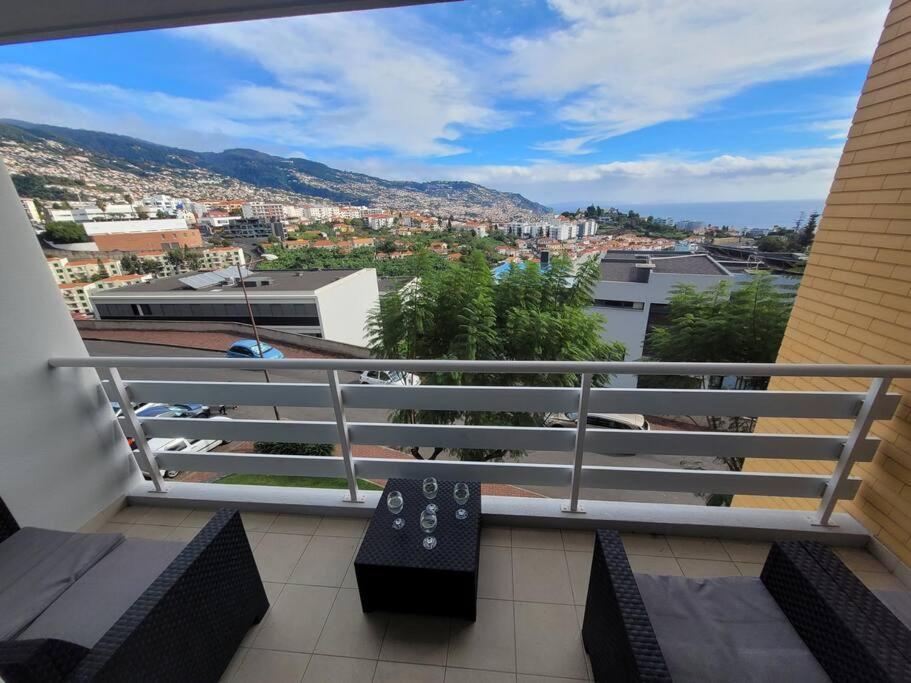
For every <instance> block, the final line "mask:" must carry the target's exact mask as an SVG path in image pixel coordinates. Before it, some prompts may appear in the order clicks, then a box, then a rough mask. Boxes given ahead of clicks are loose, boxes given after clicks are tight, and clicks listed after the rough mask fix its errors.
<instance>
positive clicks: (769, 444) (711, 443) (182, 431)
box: [141, 417, 879, 462]
mask: <svg viewBox="0 0 911 683" xmlns="http://www.w3.org/2000/svg"><path fill="white" fill-rule="evenodd" d="M141 422H142V425H143V428H144V429H145V432H146V435H147V436H149V437H178V436H180V437H186V438H194V439H206V438H210V439H225V440H231V441H284V442H305V443H338V432H337V430H336V428H335V423H334V422H318V421H307V422H295V421H290V420H282V421H274V420H206V419H191V418H161V417H155V418H143V419H141ZM348 427H349V432H350V437H351V442H352V443H357V444H370V445H384V446H433V447H440V448H474V449H482V448H484V449H503V450H541V451H571V450H573V448H574V432H573V431H572V430H568V429H555V428H549V427H510V426H501V427H487V426H476V425H470V426H467V425H432V424H416V425H415V424H387V423H382V422H352V423H349V425H348ZM844 442H845V437H840V436H821V435H815V434H812V435H808V434H751V433H731V432H672V431H634V430H621V429H589V430H587V432H586V443H585V449H586V451H588V452H594V453H603V454H646V453H647V454H654V455H674V456H680V457H704V456H707V455H710V456H716V457H721V456H723V457H750V458H781V459H794V460H835V459H837V458H838V455H839V453H840V452H841V449H842V447H843V446H844ZM878 444H879V440H878V439H875V438H868V439H866V440H865V441H864V442H863V443H861V444H860V445H859V446H858V460H860V461H863V462H869V461H870V460H871V459H872V458H873V455H874V453H875V452H876V448H877V446H878Z"/></svg>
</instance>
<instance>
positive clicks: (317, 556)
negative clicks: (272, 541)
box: [270, 533, 358, 586]
mask: <svg viewBox="0 0 911 683" xmlns="http://www.w3.org/2000/svg"><path fill="white" fill-rule="evenodd" d="M270 535H271V533H270ZM302 538H309V537H307V536H304V537H302ZM357 543H358V542H357V539H356V538H341V537H337V536H314V537H313V538H312V539H311V540H310V542H309V543H308V544H307V548H306V550H304V554H303V555H301V558H300V561H299V562H298V563H297V566H295V567H294V571H292V572H291V577H290V578H289V579H288V583H306V584H308V585H311V586H341V585H342V581H344V580H345V573H346V572H347V571H348V567H349V566H350V565H351V561H352V560H353V559H354V551H355V550H356V549H357Z"/></svg>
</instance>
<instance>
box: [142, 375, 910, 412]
mask: <svg viewBox="0 0 911 683" xmlns="http://www.w3.org/2000/svg"><path fill="white" fill-rule="evenodd" d="M126 384H127V387H128V388H129V389H130V394H131V396H132V397H133V400H134V401H138V402H144V401H158V402H163V403H175V402H198V403H208V404H227V405H255V406H271V405H278V406H298V407H314V408H327V407H331V398H330V395H329V387H328V385H327V384H311V383H281V382H273V383H271V384H267V383H265V382H175V381H158V380H133V381H128V382H126ZM342 393H343V394H344V397H345V405H346V407H348V408H377V409H383V408H386V409H389V410H397V409H415V410H417V409H420V410H460V411H462V410H469V411H505V410H508V411H512V412H536V413H555V412H568V411H573V410H575V409H576V408H577V407H578V402H579V390H578V389H576V388H573V387H473V386H417V387H404V386H371V385H356V384H355V385H351V384H349V385H345V386H343V387H342ZM863 398H864V394H862V393H852V392H836V391H832V392H825V391H735V390H731V391H727V390H714V389H713V390H688V389H594V390H593V391H592V395H591V399H590V401H591V403H590V406H589V409H590V411H591V412H606V413H643V414H646V415H682V414H685V415H714V416H718V417H725V416H728V417H734V416H755V417H805V418H806V417H810V418H828V419H840V418H846V419H849V418H854V417H856V416H857V411H858V410H859V408H860V405H861V403H862V402H863ZM900 398H901V397H900V395H899V394H889V395H888V396H887V397H886V398H884V399H883V400H882V401H881V402H879V403H878V404H877V406H876V411H875V414H876V417H875V419H887V418H889V417H891V416H892V414H893V413H894V411H895V408H896V407H897V406H898V403H899V400H900Z"/></svg>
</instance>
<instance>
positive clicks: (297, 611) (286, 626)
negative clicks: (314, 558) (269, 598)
mask: <svg viewBox="0 0 911 683" xmlns="http://www.w3.org/2000/svg"><path fill="white" fill-rule="evenodd" d="M336 593H337V589H335V588H325V587H322V586H295V585H293V584H288V585H287V586H285V587H284V589H282V592H281V594H280V595H279V596H278V598H276V599H275V601H274V602H273V603H272V608H271V609H270V610H269V613H268V614H267V615H266V617H265V618H264V619H263V621H262V623H261V624H260V628H259V633H257V634H256V637H255V638H254V640H253V644H254V645H255V646H256V647H259V648H265V649H269V650H286V651H289V652H313V650H314V648H315V647H316V642H317V640H318V639H319V635H320V631H321V630H322V628H323V624H324V623H325V621H326V617H327V616H328V615H329V610H330V609H331V608H332V603H333V601H334V600H335V595H336Z"/></svg>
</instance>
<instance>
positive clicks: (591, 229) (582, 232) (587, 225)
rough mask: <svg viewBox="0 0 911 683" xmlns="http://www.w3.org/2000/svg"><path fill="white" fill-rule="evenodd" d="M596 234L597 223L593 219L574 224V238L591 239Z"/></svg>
mask: <svg viewBox="0 0 911 683" xmlns="http://www.w3.org/2000/svg"><path fill="white" fill-rule="evenodd" d="M597 234H598V221H596V220H595V219H594V218H586V219H584V220H581V221H577V222H576V237H578V238H579V239H582V238H583V237H592V236H594V235H597Z"/></svg>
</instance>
